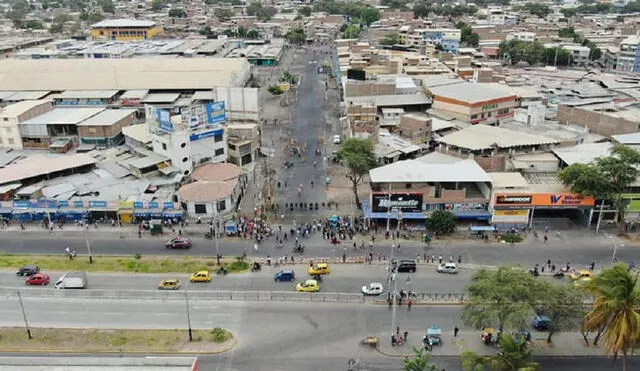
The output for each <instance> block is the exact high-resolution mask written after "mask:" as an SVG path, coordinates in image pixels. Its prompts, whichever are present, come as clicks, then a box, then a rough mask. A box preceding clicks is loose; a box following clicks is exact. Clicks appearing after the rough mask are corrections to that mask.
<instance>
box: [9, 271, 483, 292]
mask: <svg viewBox="0 0 640 371" xmlns="http://www.w3.org/2000/svg"><path fill="white" fill-rule="evenodd" d="M421 268H422V269H420V270H419V271H418V272H416V273H412V274H409V273H399V274H398V290H400V289H402V290H412V291H415V292H430V293H458V292H464V291H465V287H466V285H467V284H468V283H469V280H470V278H471V275H472V274H473V271H472V270H469V269H467V270H465V269H461V270H460V273H458V274H455V275H453V274H440V273H437V272H436V269H435V267H431V266H429V267H427V266H425V267H421ZM282 269H292V270H293V271H294V272H295V273H296V281H295V282H275V281H274V279H273V275H274V274H275V273H276V272H279V271H280V270H282ZM331 270H332V272H331V274H329V275H327V276H325V277H324V278H323V281H322V283H321V290H322V292H341V293H359V292H361V288H362V286H363V285H367V284H369V283H371V282H380V283H382V284H383V286H384V287H385V288H387V284H386V281H387V271H386V267H385V266H382V265H371V266H363V265H337V264H334V265H331ZM42 273H47V274H49V275H50V276H51V279H52V281H53V280H56V279H57V278H58V277H60V276H61V275H62V274H63V273H64V272H47V271H46V270H45V269H43V270H42ZM408 277H410V280H409V281H407V278H408ZM169 278H177V279H180V280H181V281H182V282H183V288H182V289H187V290H193V291H198V290H220V291H226V290H231V291H295V285H296V283H297V282H299V281H302V280H304V279H308V278H309V276H308V274H307V266H306V265H302V264H297V265H290V266H282V267H279V268H275V267H264V268H263V270H262V271H260V272H247V273H238V274H229V275H227V276H225V277H220V276H215V277H214V278H213V280H212V281H211V282H210V283H190V282H189V274H188V273H184V274H128V273H89V290H91V289H120V290H153V289H155V288H156V287H157V286H158V283H159V282H160V281H161V280H163V279H169ZM0 286H1V287H8V288H14V287H15V288H24V289H30V290H54V288H53V284H50V285H49V286H43V287H41V286H25V284H24V279H22V278H20V277H17V276H16V274H15V271H0Z"/></svg>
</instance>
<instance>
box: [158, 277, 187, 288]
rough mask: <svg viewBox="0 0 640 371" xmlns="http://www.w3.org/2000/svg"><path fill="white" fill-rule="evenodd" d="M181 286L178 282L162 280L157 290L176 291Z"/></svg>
mask: <svg viewBox="0 0 640 371" xmlns="http://www.w3.org/2000/svg"><path fill="white" fill-rule="evenodd" d="M181 285H182V284H181V283H180V280H176V279H170V280H162V281H160V284H159V285H158V289H159V290H178V289H179V288H180V286H181Z"/></svg>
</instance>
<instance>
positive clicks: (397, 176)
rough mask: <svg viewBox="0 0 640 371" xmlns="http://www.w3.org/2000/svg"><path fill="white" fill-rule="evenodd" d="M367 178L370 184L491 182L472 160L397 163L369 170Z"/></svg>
mask: <svg viewBox="0 0 640 371" xmlns="http://www.w3.org/2000/svg"><path fill="white" fill-rule="evenodd" d="M369 178H370V179H371V182H372V183H428V182H439V183H448V182H491V177H489V175H487V173H486V172H485V171H484V170H483V169H482V168H481V167H480V165H478V164H477V163H476V162H475V161H474V160H462V161H458V162H455V163H449V164H428V163H424V162H421V161H416V160H406V161H398V162H394V163H392V164H389V165H386V166H381V167H378V168H375V169H372V170H369Z"/></svg>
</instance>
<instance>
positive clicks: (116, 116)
mask: <svg viewBox="0 0 640 371" xmlns="http://www.w3.org/2000/svg"><path fill="white" fill-rule="evenodd" d="M135 113H136V110H134V109H106V110H104V111H102V112H100V113H98V114H97V115H95V116H92V117H90V118H88V119H86V120H84V121H82V122H81V123H79V124H78V126H111V125H113V124H115V123H117V122H118V121H120V120H122V119H123V118H125V117H127V116H129V115H132V114H135Z"/></svg>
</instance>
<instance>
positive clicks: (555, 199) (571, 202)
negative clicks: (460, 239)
mask: <svg viewBox="0 0 640 371" xmlns="http://www.w3.org/2000/svg"><path fill="white" fill-rule="evenodd" d="M595 202H596V200H595V199H594V198H593V197H591V196H583V195H579V194H576V193H534V194H498V195H496V202H495V205H496V206H506V207H508V206H535V207H545V208H574V207H592V206H593V205H595Z"/></svg>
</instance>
